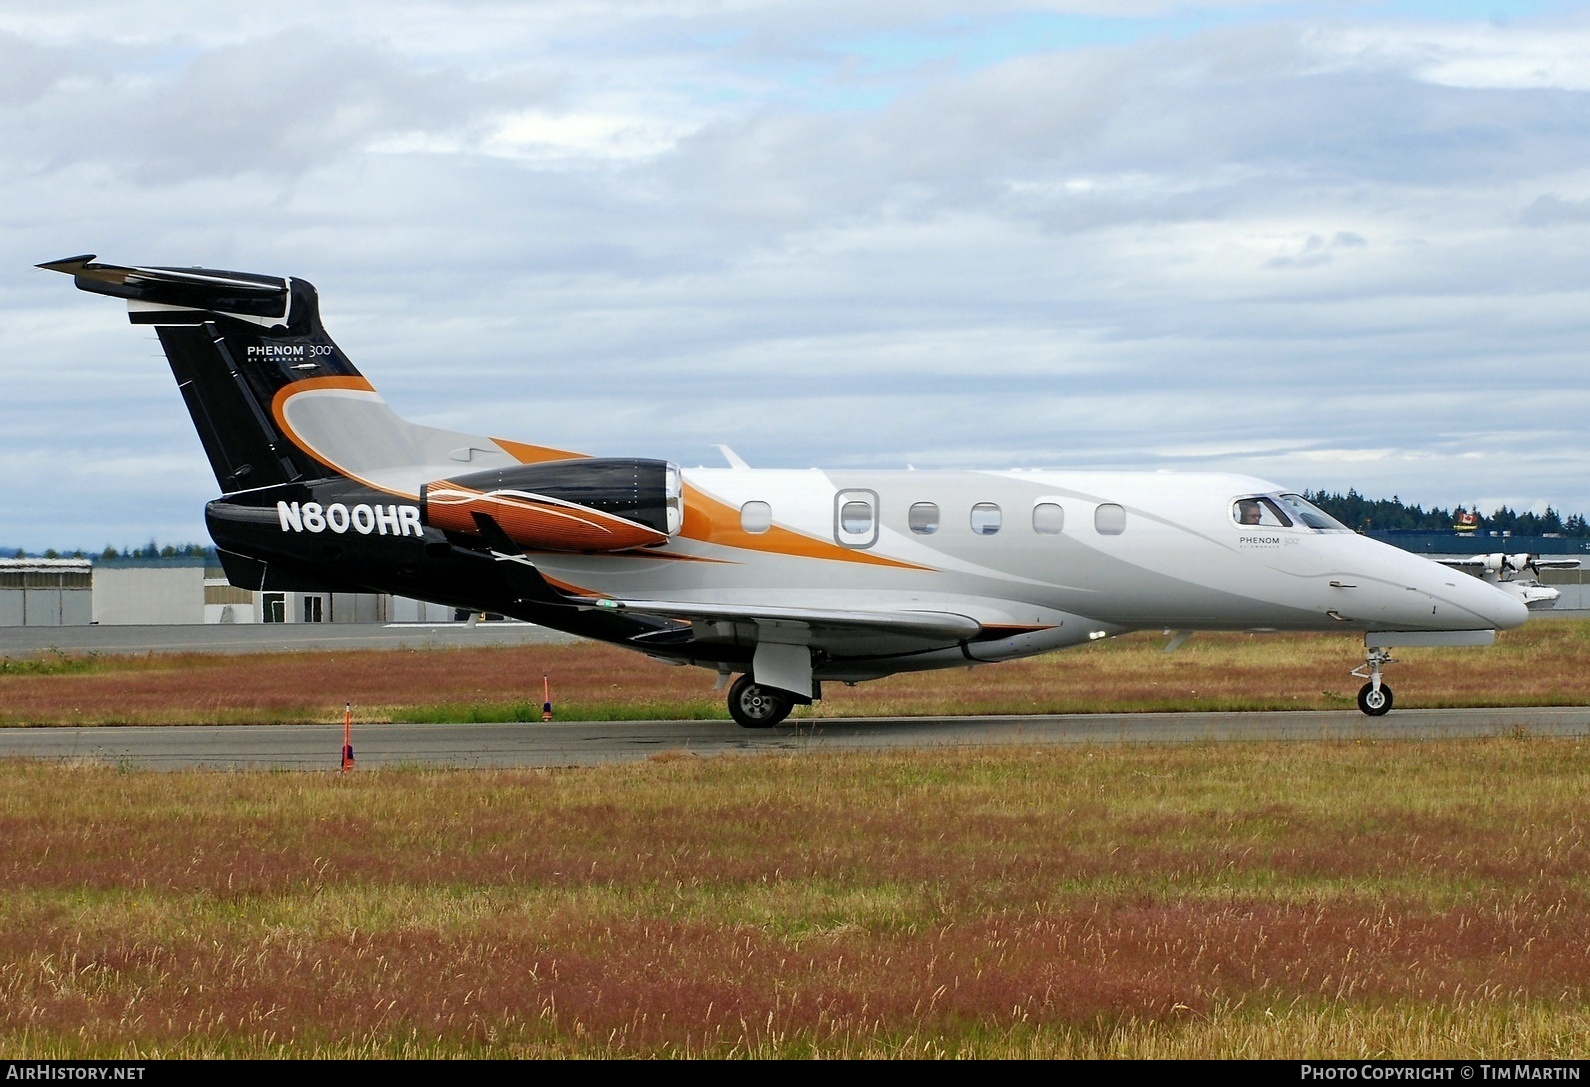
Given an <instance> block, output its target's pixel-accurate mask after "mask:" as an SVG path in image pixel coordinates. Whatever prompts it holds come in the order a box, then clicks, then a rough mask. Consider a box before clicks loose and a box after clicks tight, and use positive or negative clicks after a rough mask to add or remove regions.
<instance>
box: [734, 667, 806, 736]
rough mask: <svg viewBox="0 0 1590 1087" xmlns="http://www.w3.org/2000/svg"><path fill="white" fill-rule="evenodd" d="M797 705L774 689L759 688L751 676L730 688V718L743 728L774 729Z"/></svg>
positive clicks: (743, 678) (748, 675)
mask: <svg viewBox="0 0 1590 1087" xmlns="http://www.w3.org/2000/svg"><path fill="white" fill-rule="evenodd" d="M794 706H795V703H794V702H793V701H791V700H790V699H789V698H787V697H786V696H785V695H784V694H783V692H781V691H776V690H774V689H773V688H772V687H759V686H757V684H756V682H755V681H754V680H753V679H752V678H751V676H750V674H749V673H747V674H746V675H743V676H741V677H740V678H739V679H737V680H735V681H734V684H733V686H731V687H730V688H729V716H730V717H732V718H734V723H735V724H737V725H739V726H740V727H741V728H772V727H773V726H774V725H776V724H778V723H779V722H780V721H782V720H784V718H786V717H788V716H789V711H790V710H791V709H793V708H794Z"/></svg>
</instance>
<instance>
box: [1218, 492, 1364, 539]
mask: <svg viewBox="0 0 1590 1087" xmlns="http://www.w3.org/2000/svg"><path fill="white" fill-rule="evenodd" d="M1231 519H1232V520H1234V521H1236V522H1237V524H1239V525H1252V526H1254V527H1258V528H1307V529H1312V530H1313V531H1315V532H1351V531H1352V529H1350V528H1348V527H1347V526H1346V525H1344V524H1342V523H1341V522H1340V521H1338V520H1336V518H1334V517H1332V516H1331V515H1330V514H1328V513H1326V512H1325V511H1324V510H1322V509H1320V508H1319V507H1318V506H1316V505H1314V504H1313V503H1312V502H1310V501H1308V500H1307V499H1305V498H1304V497H1303V496H1302V495H1300V494H1255V495H1250V496H1248V497H1246V498H1239V499H1237V500H1236V501H1235V502H1233V503H1232V504H1231Z"/></svg>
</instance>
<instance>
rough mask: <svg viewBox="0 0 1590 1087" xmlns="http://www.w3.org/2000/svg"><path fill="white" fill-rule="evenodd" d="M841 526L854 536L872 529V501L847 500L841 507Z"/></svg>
mask: <svg viewBox="0 0 1590 1087" xmlns="http://www.w3.org/2000/svg"><path fill="white" fill-rule="evenodd" d="M839 527H840V528H841V529H843V530H844V531H846V532H848V533H850V534H851V535H852V536H859V535H861V534H862V533H864V532H871V531H872V503H870V502H846V503H845V504H844V505H843V506H840V507H839Z"/></svg>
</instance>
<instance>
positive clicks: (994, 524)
mask: <svg viewBox="0 0 1590 1087" xmlns="http://www.w3.org/2000/svg"><path fill="white" fill-rule="evenodd" d="M999 522H1000V514H999V507H998V506H996V505H994V503H992V502H979V503H977V505H975V506H973V507H972V531H973V532H975V533H977V534H978V535H979V536H992V535H993V534H994V533H996V532H998V531H999Z"/></svg>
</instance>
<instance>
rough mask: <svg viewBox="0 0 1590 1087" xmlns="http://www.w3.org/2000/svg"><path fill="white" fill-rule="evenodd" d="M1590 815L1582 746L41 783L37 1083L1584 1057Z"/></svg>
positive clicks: (7, 776)
mask: <svg viewBox="0 0 1590 1087" xmlns="http://www.w3.org/2000/svg"><path fill="white" fill-rule="evenodd" d="M1587 786H1590V748H1587V747H1586V745H1585V744H1583V743H1580V742H1573V741H1546V740H1529V741H1519V740H1494V741H1486V742H1469V743H1441V744H1389V745H1374V744H1356V745H1349V744H1339V745H1291V746H1283V745H1242V746H1241V747H1239V748H1233V747H1220V746H1178V747H1163V748H1155V747H1141V748H1135V747H1134V748H1131V749H1108V750H1105V749H1099V750H1064V749H1045V750H1033V751H1022V750H1008V751H983V752H966V751H956V752H949V753H936V754H931V755H927V754H905V755H896V754H888V755H865V756H862V755H828V754H824V755H815V756H801V757H794V758H765V759H747V760H740V759H732V760H731V759H716V760H693V759H677V758H676V759H669V760H662V761H656V762H652V763H647V764H630V765H625V766H613V767H601V768H594V769H585V770H570V771H557V772H514V771H500V772H426V773H421V772H381V773H369V772H361V773H358V774H355V775H345V776H342V777H334V776H330V775H287V774H198V773H195V774H156V773H118V772H116V771H114V770H107V769H103V768H95V767H68V768H64V769H63V768H53V767H46V766H41V765H37V764H22V763H13V764H9V765H6V764H0V874H3V883H0V886H3V889H0V1039H3V1041H0V1051H4V1052H5V1053H6V1054H7V1055H16V1056H40V1055H44V1054H45V1053H46V1052H48V1053H54V1054H62V1055H66V1054H71V1055H84V1054H102V1055H110V1054H127V1053H133V1052H142V1053H146V1054H147V1053H179V1054H180V1053H233V1054H238V1053H243V1054H248V1053H272V1052H281V1053H287V1054H293V1053H302V1052H324V1053H332V1054H348V1053H355V1054H359V1053H368V1054H389V1055H405V1054H407V1055H414V1054H418V1055H446V1054H454V1053H481V1054H492V1055H513V1054H517V1055H543V1054H585V1055H602V1054H611V1055H634V1054H660V1053H681V1052H686V1053H697V1054H726V1053H746V1052H750V1053H757V1054H763V1055H781V1054H801V1055H804V1054H811V1053H818V1052H832V1053H841V1054H843V1053H852V1054H854V1053H889V1052H904V1053H908V1054H912V1055H934V1054H936V1053H967V1054H974V1055H976V1054H981V1055H1023V1054H1054V1055H1068V1054H1081V1055H1095V1054H1099V1053H1115V1054H1122V1055H1130V1054H1134V1053H1138V1054H1141V1053H1155V1054H1161V1055H1163V1054H1166V1053H1169V1054H1172V1055H1175V1054H1180V1055H1193V1056H1198V1055H1236V1054H1239V1053H1240V1054H1243V1055H1271V1056H1277V1055H1280V1056H1304V1055H1314V1056H1365V1055H1374V1054H1377V1053H1378V1054H1381V1055H1395V1056H1475V1055H1485V1054H1486V1053H1487V1052H1489V1055H1493V1056H1494V1055H1498V1053H1497V1052H1493V1051H1488V1050H1487V1049H1486V1048H1485V1047H1486V1046H1488V1045H1489V1046H1496V1045H1502V1044H1505V1045H1506V1046H1507V1047H1508V1051H1510V1052H1525V1053H1528V1054H1530V1055H1532V1056H1548V1055H1550V1056H1560V1057H1582V1056H1583V1050H1584V1039H1585V1038H1586V1037H1587V1035H1586V1033H1585V1030H1586V1027H1587V1026H1590V1020H1587V1017H1586V1014H1585V1009H1586V1003H1587V999H1590V948H1587V945H1586V941H1585V939H1584V933H1585V931H1587V927H1590V894H1587V887H1586V885H1585V881H1584V876H1583V873H1584V872H1585V871H1586V870H1587V867H1590V806H1587V804H1586V801H1585V799H1584V798H1585V796H1586V795H1587V788H1586V787H1587ZM1365 1024H1370V1026H1369V1027H1368V1028H1367V1029H1366V1028H1365V1026H1364V1025H1365ZM1410 1024H1415V1025H1416V1026H1414V1025H1410ZM1432 1024H1433V1025H1432Z"/></svg>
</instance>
